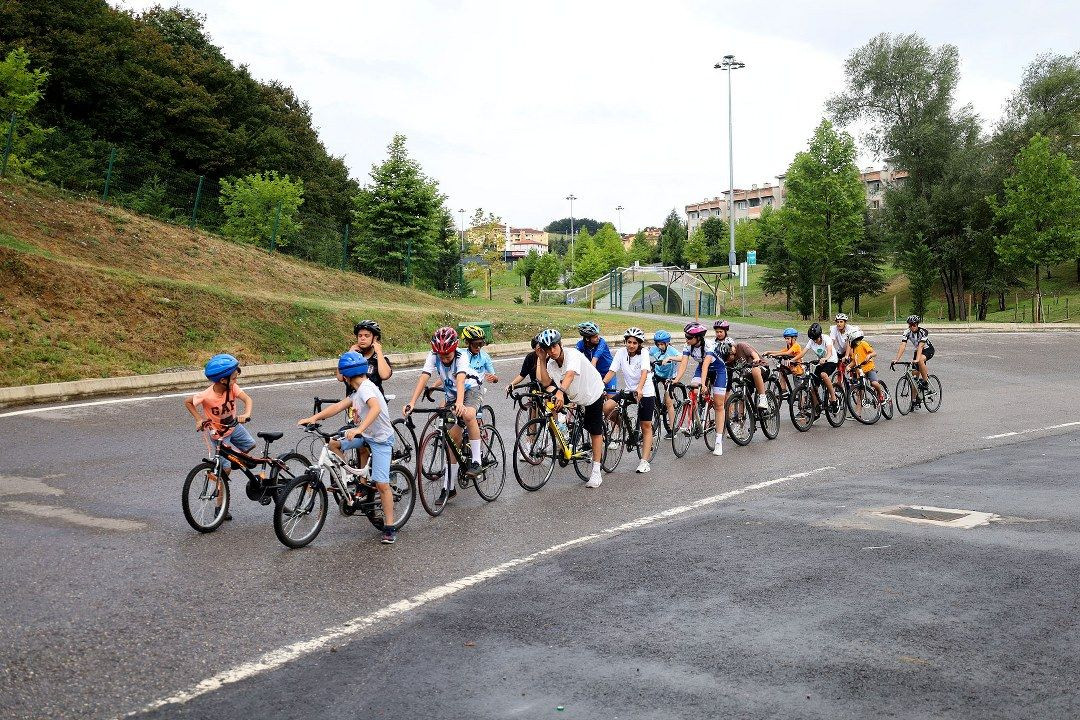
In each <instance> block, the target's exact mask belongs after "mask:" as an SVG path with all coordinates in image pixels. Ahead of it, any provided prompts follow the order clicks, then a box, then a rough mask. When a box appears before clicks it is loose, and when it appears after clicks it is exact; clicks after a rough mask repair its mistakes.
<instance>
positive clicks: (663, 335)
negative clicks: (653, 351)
mask: <svg viewBox="0 0 1080 720" xmlns="http://www.w3.org/2000/svg"><path fill="white" fill-rule="evenodd" d="M652 339H653V342H662V343H669V342H671V333H669V332H668V331H667V330H657V331H656V332H654V333H653V336H652Z"/></svg>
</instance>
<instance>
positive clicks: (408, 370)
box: [0, 357, 521, 418]
mask: <svg viewBox="0 0 1080 720" xmlns="http://www.w3.org/2000/svg"><path fill="white" fill-rule="evenodd" d="M511 361H512V362H521V358H515V357H506V358H494V359H492V363H493V364H495V365H498V364H499V363H503V362H511ZM419 372H420V368H418V367H415V368H402V369H400V370H395V371H394V376H395V377H396V376H397V375H405V374H408V373H419ZM325 382H332V383H337V381H336V380H335V379H334V378H332V377H325V378H315V379H313V380H288V381H284V382H275V383H265V384H262V385H244V386H243V387H244V390H247V391H250V390H266V389H269V388H278V387H289V386H292V385H312V384H314V383H325ZM194 392H195V391H194V390H188V391H187V392H177V393H166V394H164V395H140V396H137V397H122V398H110V399H108V400H88V401H86V402H79V403H68V404H64V405H49V406H48V407H33V408H24V409H22V410H10V411H8V412H4V413H0V418H6V417H16V416H18V415H33V414H36V413H44V412H51V411H53V410H70V409H73V408H82V407H95V406H97V405H118V404H120V403H133V402H146V401H148V400H166V399H168V398H180V397H187V396H189V395H192V394H194Z"/></svg>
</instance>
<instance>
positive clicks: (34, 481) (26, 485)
mask: <svg viewBox="0 0 1080 720" xmlns="http://www.w3.org/2000/svg"><path fill="white" fill-rule="evenodd" d="M56 477H60V476H59V475H49V476H48V477H47V478H33V477H22V476H20V475H0V497H3V496H4V495H63V494H64V491H63V490H61V489H60V488H54V487H53V486H52V485H48V484H46V483H45V482H44V480H46V479H50V478H56Z"/></svg>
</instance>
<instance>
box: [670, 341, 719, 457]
mask: <svg viewBox="0 0 1080 720" xmlns="http://www.w3.org/2000/svg"><path fill="white" fill-rule="evenodd" d="M707 333H708V331H707V330H706V329H705V326H704V325H702V324H701V323H698V322H691V323H687V324H686V326H685V327H684V328H683V337H684V338H686V346H685V347H684V348H683V358H682V361H681V362H680V363H679V369H678V370H677V371H676V372H675V382H679V381H680V380H682V376H683V373H685V372H686V367H687V365H689V363H690V362H696V363H697V369H696V370H694V378H693V379H692V380H691V381H690V385H691V386H698V385H700V384H701V383H702V382H705V383H706V386H707V392H708V393H709V396H710V398H711V399H712V404H713V410H714V411H715V415H716V427H717V428H722V427H723V426H724V417H725V416H724V399H725V398H726V397H727V366H726V365H725V364H724V363H723V361H722V360H720V358H719V357H718V356H717V354H716V348H715V347H711V346H707V345H706V341H705V335H706V334H707ZM722 435H723V433H720V432H717V433H716V446H715V447H714V448H713V455H717V456H720V455H723V454H724V448H723V445H722V444H721V443H722V440H723V438H722Z"/></svg>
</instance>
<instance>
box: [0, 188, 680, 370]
mask: <svg viewBox="0 0 1080 720" xmlns="http://www.w3.org/2000/svg"><path fill="white" fill-rule="evenodd" d="M0 272H2V273H3V277H4V279H5V282H4V283H3V285H2V286H0V356H2V357H3V358H4V362H3V363H0V386H9V385H24V384H33V383H41V382H53V381H63V380H75V379H80V378H88V377H108V376H117V375H130V374H141V373H150V372H158V371H161V370H167V369H190V368H197V367H200V366H201V365H202V363H203V362H204V361H205V360H206V358H208V357H209V356H210V355H212V354H214V353H216V352H222V351H228V352H233V353H235V354H236V355H237V356H238V357H240V358H241V360H242V361H243V362H244V363H261V362H280V361H293V360H309V359H312V358H320V357H332V356H335V355H337V354H338V353H339V352H341V351H342V350H343V349H344V347H346V346H347V344H348V342H349V341H350V337H349V334H350V331H351V329H352V325H353V323H354V322H356V321H357V320H359V319H361V318H367V317H370V318H374V319H375V320H377V321H378V322H379V323H380V324H382V326H383V328H384V342H385V344H386V346H387V348H388V349H391V350H399V351H402V350H418V349H421V348H422V347H424V346H425V345H426V343H427V341H428V339H429V338H430V335H431V333H432V331H433V330H434V329H435V328H437V327H438V326H440V325H444V324H452V325H453V324H457V323H458V322H464V321H467V320H488V321H490V322H491V323H492V325H493V330H494V333H495V338H496V341H502V342H507V341H515V340H525V339H528V338H529V337H530V336H531V335H533V334H534V333H535V332H536V331H537V330H538V329H539V328H541V327H544V326H547V325H554V326H557V327H562V328H569V327H571V326H572V325H573V324H575V323H577V322H580V321H581V319H582V317H583V315H584V314H585V313H586V312H587V310H585V309H576V308H553V307H547V306H544V307H539V306H538V307H531V306H520V305H515V304H513V303H507V302H500V301H495V302H494V303H487V302H480V301H478V300H472V301H469V302H456V301H449V300H445V299H442V298H439V297H436V296H433V295H428V294H425V293H422V292H419V291H416V290H412V289H410V288H406V287H402V286H399V285H391V284H387V283H383V282H380V281H377V280H374V279H372V278H370V277H367V276H365V275H361V274H358V273H354V272H341V271H335V270H329V269H327V268H325V267H323V266H320V265H317V264H314V263H310V262H305V261H302V260H298V259H295V258H291V257H287V256H283V255H279V254H277V255H270V254H269V253H267V252H266V251H265V250H261V249H259V248H256V247H252V246H249V245H242V244H237V243H233V242H229V241H227V240H224V239H222V238H219V237H216V236H212V235H208V234H205V233H201V232H196V231H191V230H188V229H187V228H185V227H178V226H175V225H170V224H167V223H162V222H159V221H156V220H153V219H149V218H146V217H143V216H139V215H136V214H134V213H131V212H129V211H127V210H124V209H121V208H117V207H114V206H109V205H104V206H103V205H101V204H100V203H98V202H96V201H92V200H86V199H79V198H75V197H72V196H70V195H68V194H66V193H62V192H60V191H58V190H55V189H53V188H50V187H49V186H45V185H37V184H13V183H10V182H7V181H0ZM605 317H610V318H611V319H610V320H607V321H606V322H608V323H609V324H612V323H617V324H622V325H624V326H625V325H629V324H634V323H635V319H634V317H633V316H630V315H628V316H625V317H619V316H617V315H616V316H605ZM677 324H678V318H673V323H672V324H671V327H672V328H674V327H676V325H677Z"/></svg>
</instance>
